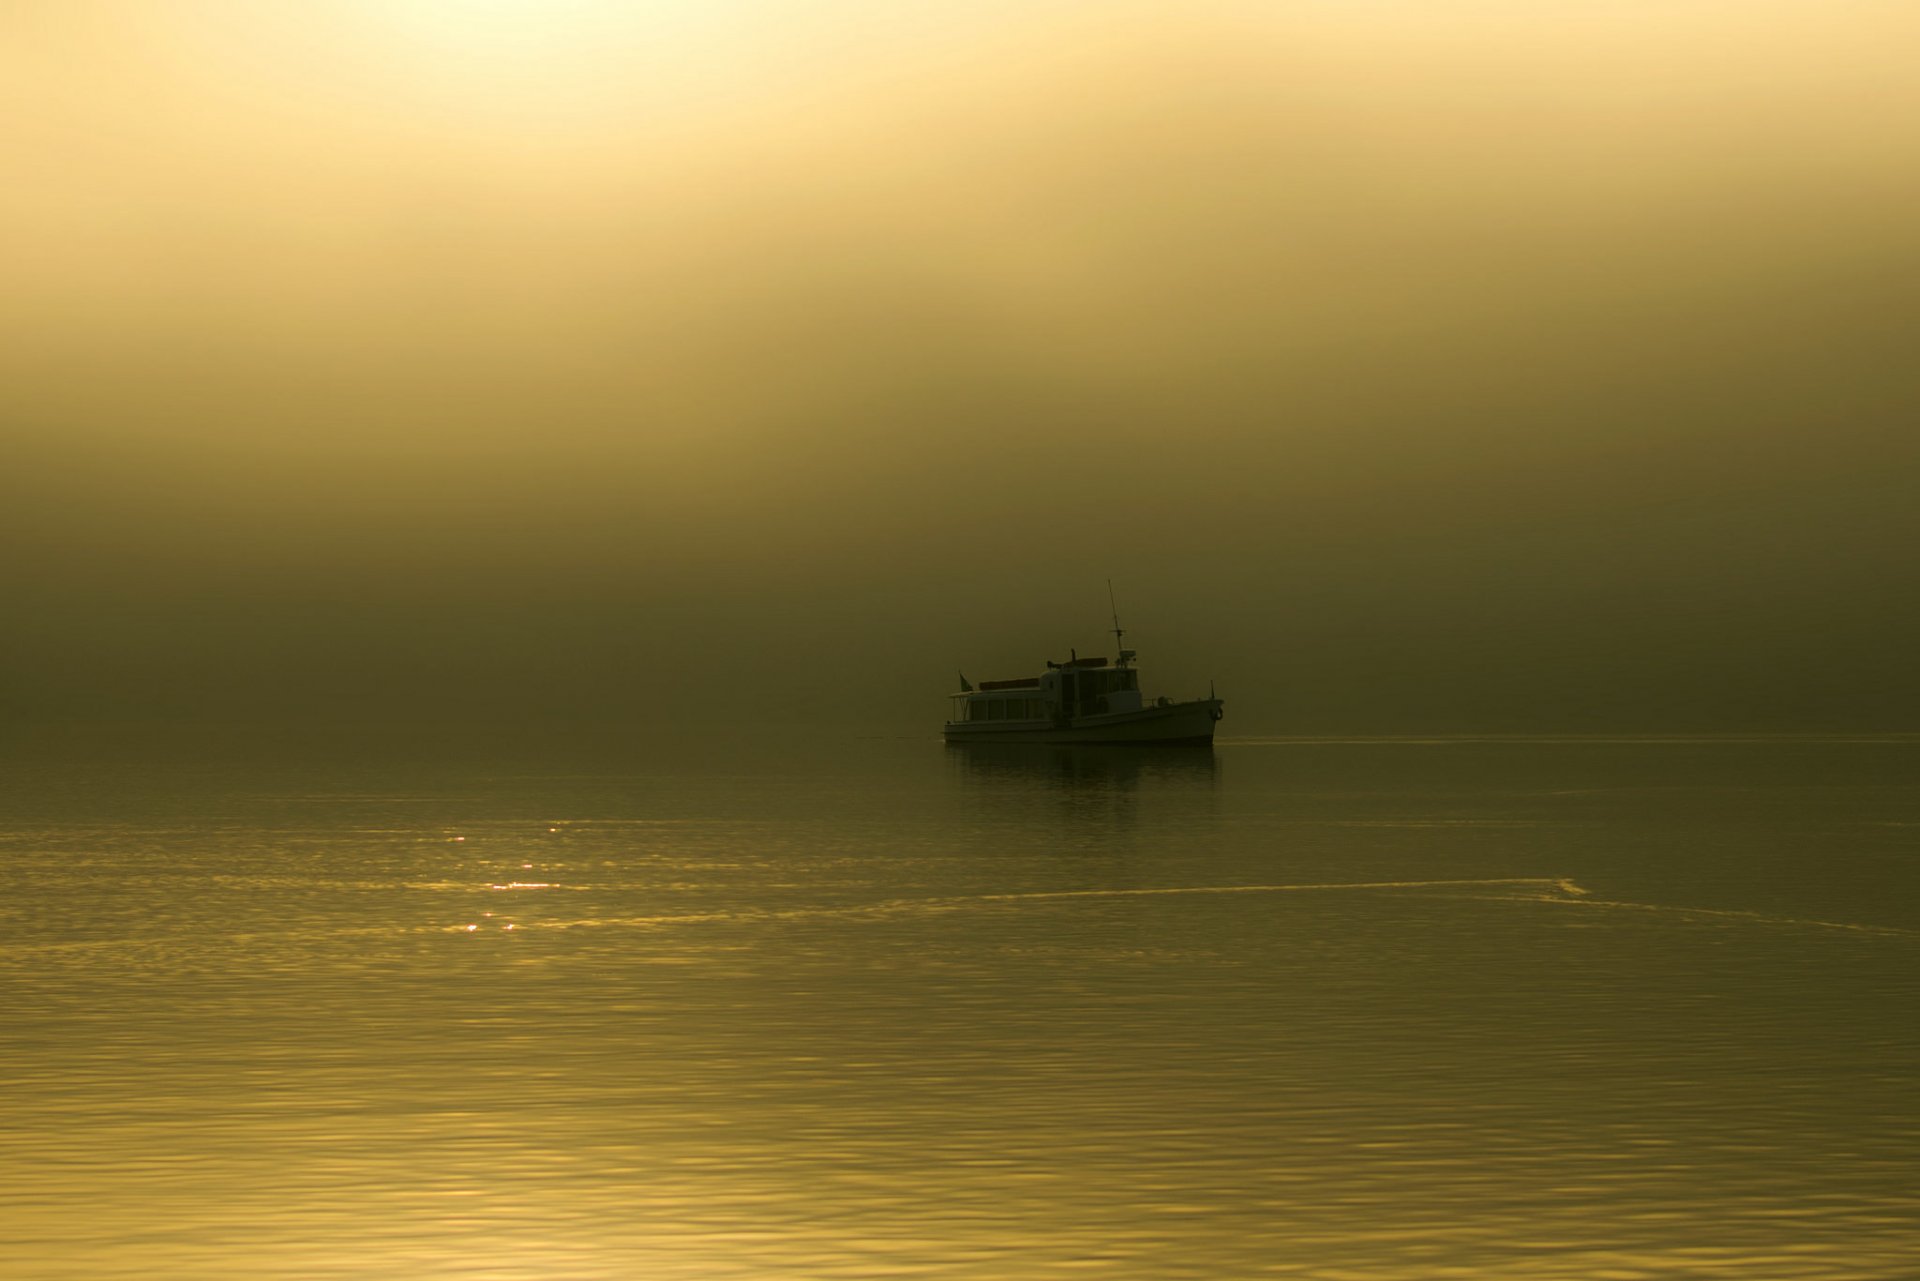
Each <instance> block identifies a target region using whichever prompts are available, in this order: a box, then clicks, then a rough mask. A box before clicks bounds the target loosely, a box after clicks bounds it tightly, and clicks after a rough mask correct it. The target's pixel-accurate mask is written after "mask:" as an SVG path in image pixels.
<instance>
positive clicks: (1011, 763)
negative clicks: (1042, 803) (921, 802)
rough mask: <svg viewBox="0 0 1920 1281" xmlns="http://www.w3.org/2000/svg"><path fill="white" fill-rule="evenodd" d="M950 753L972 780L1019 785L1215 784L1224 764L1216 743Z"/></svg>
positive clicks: (1125, 787) (1126, 787) (953, 746)
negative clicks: (1217, 754) (1216, 754)
mask: <svg viewBox="0 0 1920 1281" xmlns="http://www.w3.org/2000/svg"><path fill="white" fill-rule="evenodd" d="M947 756H948V759H949V761H951V762H952V763H953V767H954V770H955V772H956V773H957V774H958V775H959V777H961V778H962V779H964V780H965V781H967V782H970V783H978V784H983V785H988V786H998V787H1004V788H1010V789H1018V790H1030V789H1036V788H1044V789H1049V790H1053V789H1057V790H1061V791H1073V792H1132V791H1135V790H1137V789H1138V788H1139V787H1140V785H1141V784H1142V783H1143V782H1147V783H1151V784H1161V785H1172V786H1174V787H1180V788H1188V787H1193V786H1196V785H1198V786H1205V787H1209V788H1210V787H1212V786H1213V785H1214V783H1215V782H1216V780H1217V778H1218V774H1219V763H1218V760H1217V758H1216V757H1215V756H1214V754H1213V745H1212V744H1211V743H1199V744H1171V743H1170V744H1164V745H1151V744H1125V745H1102V744H1092V743H1081V744H1075V743H1054V744H1048V743H983V742H966V741H959V742H956V741H952V740H949V741H948V743H947Z"/></svg>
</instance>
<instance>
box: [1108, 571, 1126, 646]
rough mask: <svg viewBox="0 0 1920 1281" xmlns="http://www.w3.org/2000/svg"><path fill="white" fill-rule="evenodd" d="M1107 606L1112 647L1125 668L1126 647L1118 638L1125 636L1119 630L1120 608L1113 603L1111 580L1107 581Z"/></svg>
mask: <svg viewBox="0 0 1920 1281" xmlns="http://www.w3.org/2000/svg"><path fill="white" fill-rule="evenodd" d="M1107 605H1108V607H1109V608H1111V609H1112V610H1113V647H1114V649H1115V650H1117V651H1118V652H1119V654H1120V663H1121V665H1122V666H1125V664H1126V661H1127V647H1126V645H1125V644H1124V643H1123V642H1122V641H1121V639H1120V638H1121V637H1122V636H1124V635H1126V633H1125V632H1122V631H1121V630H1120V606H1119V605H1117V604H1115V603H1114V599H1113V580H1112V579H1111V578H1109V579H1108V580H1107Z"/></svg>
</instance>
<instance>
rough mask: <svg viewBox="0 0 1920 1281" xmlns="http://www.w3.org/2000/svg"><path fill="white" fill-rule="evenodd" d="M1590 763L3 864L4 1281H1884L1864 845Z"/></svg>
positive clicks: (708, 787)
mask: <svg viewBox="0 0 1920 1281" xmlns="http://www.w3.org/2000/svg"><path fill="white" fill-rule="evenodd" d="M1632 750H1633V752H1634V753H1636V756H1635V757H1632V758H1627V763H1626V764H1623V758H1621V757H1620V756H1619V755H1618V751H1619V749H1618V746H1617V745H1614V746H1605V747H1599V748H1591V747H1588V748H1583V747H1580V746H1577V745H1570V744H1562V745H1558V746H1555V747H1553V748H1552V749H1551V750H1550V751H1543V749H1542V748H1541V747H1540V746H1538V745H1521V746H1517V747H1516V746H1512V745H1502V744H1480V745H1474V746H1471V747H1465V748H1459V749H1455V750H1454V751H1452V752H1449V753H1447V754H1445V755H1444V756H1440V755H1434V754H1431V753H1423V752H1422V751H1421V749H1419V748H1417V747H1410V746H1399V747H1394V746H1381V747H1375V748H1371V749H1359V750H1358V752H1356V748H1355V747H1354V746H1353V745H1351V744H1336V745H1324V746H1320V747H1305V748H1302V747H1298V746H1288V747H1284V748H1275V749H1263V751H1264V753H1265V754H1261V753H1240V754H1239V755H1237V756H1236V757H1235V758H1234V759H1233V761H1232V762H1231V769H1230V770H1226V771H1223V772H1222V773H1220V774H1213V773H1209V772H1202V771H1192V770H1177V769H1175V770H1156V769H1141V770H1138V771H1133V772H1114V771H1111V770H1098V769H1093V770H1089V769H1080V770H1072V771H1062V770H1061V769H1060V768H1059V765H1058V762H1054V761H1051V760H1048V761H1041V762H1038V763H1036V764H1033V765H1032V767H1031V768H1027V769H1024V770H1021V769H1010V768H1006V767H1005V766H1004V763H1000V764H997V765H996V766H995V767H994V768H992V769H989V770H986V771H984V772H982V771H971V772H955V771H954V770H953V769H952V767H951V765H950V764H949V762H948V761H947V759H946V758H945V756H944V754H943V753H942V752H941V750H940V749H939V748H938V746H937V745H934V744H928V745H926V750H925V752H924V753H923V754H922V755H921V756H919V757H914V756H911V755H910V754H903V753H900V752H897V751H889V750H876V751H875V752H874V753H872V754H871V755H870V757H862V758H860V759H859V760H858V761H857V763H856V762H852V761H850V762H848V768H847V769H845V770H840V771H836V770H831V769H823V768H820V767H819V766H818V765H816V766H814V767H812V768H813V770H814V772H813V773H811V774H810V775H809V776H808V778H807V783H806V785H805V786H795V785H794V781H793V778H792V776H791V774H790V773H785V772H783V770H784V769H785V768H786V767H785V766H784V765H782V766H780V767H776V768H774V769H772V770H770V771H768V772H766V773H765V774H756V773H754V772H753V771H749V770H741V769H733V770H731V771H728V772H725V773H723V774H718V775H713V776H707V775H703V774H700V773H698V772H697V771H695V772H692V773H687V772H683V773H681V774H679V775H675V776H669V777H665V778H660V777H653V778H649V777H646V776H639V777H630V778H621V779H614V780H612V781H606V780H600V781H595V780H587V781H581V780H567V779H557V780H540V779H530V780H522V781H519V782H515V783H513V784H511V785H507V784H503V783H502V782H501V781H500V780H499V779H498V778H495V777H485V778H474V779H468V780H465V781H463V782H462V781H457V780H456V782H455V783H454V784H446V785H444V789H445V790H444V791H443V792H442V794H441V799H440V800H439V801H437V802H435V806H436V808H437V809H439V810H443V811H446V814H447V817H448V818H449V819H456V818H457V823H456V822H449V823H448V824H447V826H457V827H458V828H459V830H461V831H462V832H464V833H465V834H467V835H468V836H469V837H470V839H469V841H467V842H466V843H464V844H452V843H449V842H448V841H446V840H445V839H444V833H445V829H444V828H443V827H441V826H440V825H438V824H436V822H435V821H434V820H435V819H436V818H438V817H439V815H438V814H417V815H416V816H415V818H414V820H413V821H395V822H391V823H380V824H377V825H375V824H368V823H366V822H365V821H364V818H362V817H356V816H358V815H363V814H364V812H365V807H364V806H363V805H360V804H357V803H347V802H333V801H322V802H300V803H298V804H297V805H291V806H290V805H287V804H286V803H284V802H282V801H278V800H273V799H270V798H269V799H267V800H260V799H258V798H249V797H247V796H245V795H238V796H236V795H235V794H233V793H230V792H228V793H220V794H206V793H202V794H195V795H196V798H195V799H194V800H193V801H192V803H191V804H190V805H189V806H187V810H186V812H187V813H188V814H189V815H191V813H194V812H200V811H205V812H219V813H222V814H224V815H227V816H228V817H227V818H226V819H224V820H223V821H222V823H221V825H220V827H219V829H218V831H219V833H220V834H219V835H218V836H217V837H211V836H209V829H208V827H207V826H206V825H205V824H203V823H200V822H196V821H194V820H193V819H192V818H191V817H188V818H186V819H184V820H178V821H161V820H145V819H142V820H137V821H129V822H126V823H123V824H120V825H112V824H101V823H99V822H98V821H95V820H91V819H88V820H84V821H80V820H63V821H57V822H54V821H47V820H40V821H37V822H32V823H22V824H18V825H15V826H12V827H9V828H8V829H7V830H6V833H5V834H4V835H0V840H3V841H4V842H5V852H6V853H7V855H8V856H9V858H10V859H11V861H12V864H13V865H14V866H15V867H16V868H17V869H18V877H17V880H16V887H17V891H18V893H17V896H16V899H15V901H14V902H12V903H11V904H10V905H9V906H8V907H7V908H6V909H5V910H8V911H11V912H14V913H16V915H15V916H12V917H10V918H8V921H9V927H10V930H11V933H12V934H13V936H14V941H13V942H11V943H9V944H8V945H7V946H5V947H0V966H3V967H4V970H5V974H6V978H7V981H8V984H9V990H10V993H12V994H13V995H12V999H11V1009H10V1017H9V1021H8V1028H7V1033H6V1038H5V1040H4V1042H0V1045H3V1046H4V1055H5V1062H6V1067H7V1071H8V1079H9V1083H10V1087H9V1090H8V1091H7V1092H6V1094H5V1095H4V1096H0V1123H4V1124H5V1125H6V1127H7V1128H8V1131H9V1134H10V1150H11V1151H13V1152H15V1153H19V1154H21V1156H22V1160H23V1161H24V1162H25V1164H21V1165H16V1166H14V1167H12V1168H13V1169H14V1170H15V1171H16V1172H17V1173H15V1174H11V1175H0V1223H4V1226H5V1228H6V1231H5V1232H0V1263H4V1264H6V1265H7V1266H8V1267H9V1268H10V1270H11V1274H12V1275H21V1276H36V1277H39V1276H45V1277H50V1278H51V1277H60V1278H71V1279H72V1281H104V1278H106V1277H112V1276H125V1275H134V1274H147V1275H178V1276H194V1277H207V1278H225V1277H235V1278H238V1277H259V1276H274V1275H285V1276H300V1277H315V1278H330V1277H339V1278H358V1277H373V1276H382V1277H384V1276H393V1275H410V1276H427V1277H454V1276H463V1275H467V1276H470V1275H480V1276H493V1277H501V1278H516V1279H517V1278H523V1277H525V1278H532V1277H548V1276H567V1277H582V1278H601V1277H605V1278H615V1277H632V1276H648V1277H659V1278H663V1279H667V1281H681V1279H688V1281H691V1279H694V1278H701V1279H726V1281H733V1279H736V1278H738V1279H741V1281H745V1279H748V1278H754V1279H757V1278H764V1277H770V1276H773V1277H788V1276H804V1277H821V1278H853V1277H861V1276H874V1275H908V1274H917V1275H926V1276H933V1277H948V1278H979V1279H985V1278H989V1277H991V1278H1014V1279H1016V1281H1021V1279H1024V1278H1046V1277H1053V1276H1067V1275H1085V1274H1086V1273H1087V1272H1089V1271H1092V1272H1104V1273H1106V1274H1107V1275H1110V1276H1114V1277H1124V1278H1127V1279H1128V1281H1161V1279H1162V1278H1181V1277H1187V1278H1206V1279H1208V1281H1213V1279H1217V1278H1227V1277H1243V1276H1254V1275H1268V1274H1271V1275H1294V1276H1299V1277H1307V1278H1315V1279H1317V1281H1334V1279H1336V1278H1337V1279H1340V1281H1429V1279H1430V1278H1433V1277H1439V1276H1448V1275H1457V1276H1472V1277H1489V1278H1494V1279H1495V1281H1592V1279H1593V1278H1595V1277H1603V1276H1622V1277H1625V1276H1633V1275H1644V1276H1649V1277H1654V1276H1658V1277H1670V1276H1671V1277H1701V1278H1727V1279H1729V1281H1730V1279H1732V1278H1741V1279H1742V1281H1745V1279H1746V1278H1751V1277H1755V1276H1764V1277H1766V1278H1768V1281H1860V1278H1863V1277H1868V1276H1872V1277H1876V1278H1877V1277H1893V1276H1897V1275H1899V1268H1900V1267H1902V1266H1904V1261H1905V1260H1906V1259H1907V1258H1909V1257H1911V1254H1912V1252H1913V1249H1914V1247H1915V1245H1916V1243H1920V1224H1916V1222H1915V1216H1914V1209H1915V1206H1914V1201H1913V1198H1912V1195H1911V1191H1910V1179H1909V1177H1908V1176H1909V1175H1910V1172H1911V1167H1912V1161H1913V1158H1914V1155H1915V1150H1914V1141H1915V1136H1914V1134H1913V1131H1912V1126H1911V1117H1912V1115H1913V1112H1912V1108H1911V1104H1912V1102H1913V1096H1914V1086H1913V1081H1914V1079H1915V1071H1914V1069H1915V1066H1916V1063H1917V1062H1920V1044H1916V1037H1915V1035H1914V1033H1913V1031H1912V1028H1911V1021H1910V1020H1908V1019H1906V1018H1904V1017H1903V1014H1904V1011H1905V1010H1906V1008H1907V1007H1908V1006H1909V1005H1910V1004H1911V999H1912V997H1913V996H1914V995H1915V991H1914V986H1915V970H1914V966H1913V955H1912V947H1913V942H1912V938H1913V934H1912V931H1913V928H1914V927H1915V925H1916V924H1920V921H1916V919H1915V917H1914V912H1915V910H1916V902H1920V899H1916V898H1915V897H1914V896H1912V895H1911V894H1909V893H1907V892H1906V891H1907V890H1910V889H1911V888H1912V887H1911V885H1910V882H1908V881H1906V880H1902V879H1900V878H1901V877H1902V876H1903V875H1904V873H1903V872H1901V871H1900V870H1899V869H1900V868H1903V867H1905V866H1907V864H1904V863H1901V862H1900V861H1899V860H1898V859H1897V858H1895V857H1893V856H1894V855H1895V854H1896V853H1897V852H1898V851H1901V850H1904V849H1906V848H1907V845H1908V844H1909V843H1910V833H1911V831H1912V830H1914V829H1913V827H1912V826H1911V825H1912V823H1914V822H1915V821H1916V817H1915V815H1913V813H1912V808H1913V803H1914V798H1913V796H1912V794H1911V789H1909V788H1903V787H1891V786H1887V787H1869V786H1865V785H1862V784H1861V783H1860V782H1859V779H1860V778H1862V777H1865V775H1866V773H1867V772H1868V771H1866V770H1863V769H1861V768H1859V767H1858V765H1857V764H1856V765H1852V766H1845V767H1842V766H1841V765H1837V764H1829V765H1821V764H1820V761H1819V760H1818V759H1816V760H1814V761H1812V762H1811V763H1810V762H1809V761H1808V759H1807V758H1806V756H1805V755H1804V753H1805V752H1806V751H1807V750H1809V749H1807V748H1805V747H1804V746H1798V747H1793V748H1790V749H1780V750H1778V751H1775V750H1773V749H1765V748H1763V749H1758V750H1759V754H1758V755H1753V754H1752V753H1754V752H1755V751H1756V749H1755V748H1754V747H1753V746H1752V745H1747V746H1743V747H1741V748H1740V749H1738V750H1739V751H1740V752H1742V753H1745V755H1742V756H1741V757H1740V761H1741V762H1744V763H1739V764H1725V763H1722V764H1721V765H1712V764H1711V762H1710V763H1709V766H1708V767H1702V766H1701V765H1700V764H1699V762H1698V761H1697V760H1695V759H1694V758H1693V757H1692V756H1691V755H1690V753H1694V752H1697V751H1698V750H1699V747H1698V745H1685V746H1672V745H1668V746H1659V745H1652V746H1648V745H1642V746H1639V747H1636V748H1634V749H1632ZM1811 750H1815V751H1818V752H1827V753H1833V752H1839V753H1853V754H1856V755H1855V756H1853V757H1851V758H1849V759H1852V760H1854V761H1856V762H1858V761H1860V760H1867V759H1874V760H1878V759H1882V758H1881V757H1880V756H1876V755H1874V754H1884V753H1885V752H1888V751H1895V752H1910V750H1911V749H1910V748H1909V747H1903V746H1899V745H1884V744H1882V745H1863V744H1856V745H1826V746H1822V747H1818V748H1815V749H1811ZM1463 751H1464V752H1468V753H1471V754H1472V756H1471V766H1472V767H1471V768H1468V767H1467V766H1468V763H1469V762H1467V761H1466V760H1465V759H1464V758H1463V757H1462V756H1461V755H1460V753H1461V752H1463ZM1596 752H1597V753H1599V755H1595V753H1596ZM1860 754H1865V755H1860ZM1634 759H1638V760H1640V761H1641V762H1642V763H1641V764H1638V765H1635V764H1632V763H1631V762H1632V760H1634ZM1835 759H1838V758H1835ZM1902 759H1904V758H1902ZM1689 760H1693V761H1694V763H1693V765H1691V766H1689V767H1685V768H1683V767H1682V766H1683V762H1685V761H1689ZM1768 762H1775V763H1776V764H1774V765H1770V764H1768ZM1895 763H1896V764H1897V762H1895ZM1776 766H1777V767H1776ZM1689 769H1692V770H1693V773H1691V774H1690V773H1689ZM1894 772H1895V773H1899V772H1900V771H1897V770H1896V771H1894ZM1223 780H1224V781H1223ZM1115 788H1117V789H1121V790H1124V791H1125V792H1126V793H1127V795H1128V797H1129V798H1130V804H1129V806H1128V807H1127V808H1126V809H1125V810H1124V811H1122V810H1120V809H1116V808H1115V807H1114V806H1113V805H1112V804H1110V803H1107V802H1106V801H1102V802H1101V803H1099V804H1093V805H1087V804H1063V803H1062V802H1063V798H1065V799H1071V798H1076V797H1077V798H1080V799H1082V800H1084V799H1085V798H1086V797H1087V795H1088V792H1089V790H1090V789H1091V790H1093V791H1095V792H1099V791H1101V790H1102V789H1115ZM124 790H128V791H129V792H130V791H131V790H132V789H124ZM153 794H154V796H155V797H157V798H158V799H157V800H154V801H153V802H151V803H152V804H154V805H164V806H167V807H176V806H178V804H179V800H180V798H181V797H182V795H183V789H182V787H181V786H180V784H179V783H178V781H177V780H176V781H171V782H169V783H167V784H165V785H163V786H157V787H156V788H155V789H154V793H153ZM173 812H176V813H178V812H180V811H178V810H177V809H175V810H173ZM555 813H566V814H568V815H570V816H574V817H573V818H572V819H571V821H570V822H569V823H568V825H567V826H568V836H567V839H566V842H565V848H564V849H557V848H554V846H553V845H552V842H553V838H554V835H555V834H554V833H553V832H551V831H549V830H548V829H549V828H550V827H552V826H553V823H552V822H551V821H550V816H551V815H553V814H555ZM526 862H537V863H538V865H539V866H540V867H541V868H542V871H543V873H544V874H545V875H546V876H547V877H548V878H550V879H547V880H545V881H543V882H542V883H539V884H538V885H536V884H535V883H533V882H528V883H525V884H524V885H523V888H524V889H525V890H526V891H527V892H525V893H516V894H514V895H511V896H509V897H505V898H503V897H502V895H501V893H500V892H499V891H497V890H496V889H495V888H494V887H495V886H502V885H511V884H512V883H513V882H512V881H510V880H507V879H503V878H502V876H501V873H502V872H503V871H506V870H507V869H511V868H515V867H519V866H520V865H521V864H522V863H526ZM1903 887H1904V888H1903ZM483 913H491V914H490V915H489V914H483ZM267 921H271V924H272V928H270V929H269V928H255V925H256V924H259V923H264V922H267ZM1832 924H1846V925H1852V926H1858V927H1862V928H1860V929H1843V930H1835V929H1832V928H1828V927H1829V926H1830V925H1832ZM1809 925H1815V926H1819V927H1820V928H1811V929H1810V928H1806V927H1807V926H1809ZM1868 929H1876V930H1878V931H1879V932H1873V933H1869V932H1866V931H1867V930H1868ZM88 931H94V932H96V934H97V937H96V938H94V940H93V941H94V942H97V943H99V944H101V945H102V946H97V947H88V948H77V947H73V946H70V945H71V944H74V943H77V942H80V941H82V939H81V938H80V937H79V936H82V935H84V934H85V933H87V932H88ZM27 1171H30V1172H31V1177H25V1176H24V1172H27Z"/></svg>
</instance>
